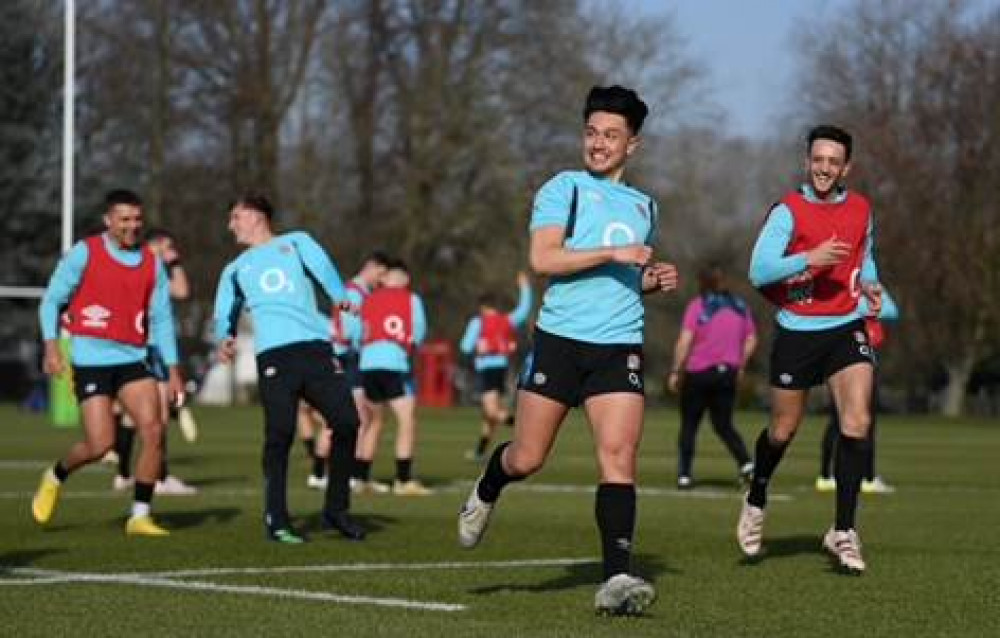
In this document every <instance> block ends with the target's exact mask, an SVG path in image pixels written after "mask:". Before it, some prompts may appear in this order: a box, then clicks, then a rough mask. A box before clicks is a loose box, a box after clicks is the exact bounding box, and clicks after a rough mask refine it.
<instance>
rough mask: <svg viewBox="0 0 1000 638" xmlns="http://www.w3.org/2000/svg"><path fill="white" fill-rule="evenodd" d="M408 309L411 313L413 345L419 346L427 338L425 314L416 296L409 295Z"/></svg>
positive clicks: (422, 303)
mask: <svg viewBox="0 0 1000 638" xmlns="http://www.w3.org/2000/svg"><path fill="white" fill-rule="evenodd" d="M410 308H411V311H412V312H413V345H420V344H421V343H423V342H424V339H426V338H427V313H426V312H425V311H424V302H423V301H422V300H421V299H420V297H418V296H417V295H414V294H411V295H410Z"/></svg>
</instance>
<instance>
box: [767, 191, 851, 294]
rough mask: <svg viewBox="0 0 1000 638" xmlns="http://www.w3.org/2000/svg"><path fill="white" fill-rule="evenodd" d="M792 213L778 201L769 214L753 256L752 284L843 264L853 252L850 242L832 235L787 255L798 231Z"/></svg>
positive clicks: (775, 281) (780, 279)
mask: <svg viewBox="0 0 1000 638" xmlns="http://www.w3.org/2000/svg"><path fill="white" fill-rule="evenodd" d="M794 225H795V222H794V219H793V218H792V212H791V211H790V210H788V207H787V206H785V205H784V204H778V205H777V206H775V207H774V209H773V210H772V211H771V212H770V214H768V216H767V221H766V222H765V223H764V228H762V229H761V231H760V235H759V236H758V237H757V243H756V244H754V247H753V256H752V257H751V258H750V273H749V277H750V283H751V284H753V285H754V286H755V287H757V288H760V287H762V286H767V285H769V284H774V283H777V282H779V281H784V280H785V279H788V278H789V277H794V276H795V275H799V274H802V273H804V272H805V271H806V270H808V269H809V268H823V267H825V266H833V265H835V264H838V263H840V262H841V261H843V260H844V259H846V258H847V256H848V255H849V254H850V252H851V248H850V245H849V244H848V243H847V242H845V241H843V240H841V239H838V238H837V237H836V236H832V237H830V238H829V239H826V240H825V241H823V242H822V243H820V244H819V245H818V246H815V247H813V248H811V249H809V250H806V251H803V252H800V253H795V254H793V255H786V254H785V251H786V250H788V244H789V242H790V241H791V239H792V231H793V230H794Z"/></svg>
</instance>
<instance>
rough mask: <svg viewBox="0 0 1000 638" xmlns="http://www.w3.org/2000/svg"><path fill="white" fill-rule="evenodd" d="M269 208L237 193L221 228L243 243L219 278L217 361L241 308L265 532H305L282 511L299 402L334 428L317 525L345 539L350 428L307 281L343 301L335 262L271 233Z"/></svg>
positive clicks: (231, 346)
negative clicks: (250, 347)
mask: <svg viewBox="0 0 1000 638" xmlns="http://www.w3.org/2000/svg"><path fill="white" fill-rule="evenodd" d="M273 216H274V208H273V206H272V205H271V203H270V202H269V201H268V200H267V199H266V198H265V197H262V196H260V195H255V194H248V195H245V196H244V197H242V198H240V199H238V200H237V201H236V202H235V203H234V204H233V205H232V206H231V207H230V211H229V230H230V231H231V232H232V233H233V236H234V238H235V240H236V243H237V244H239V245H241V246H246V250H244V251H243V252H242V253H241V254H240V256H239V257H237V258H236V259H234V260H233V261H232V262H230V263H229V265H227V266H226V267H225V269H224V270H223V271H222V275H221V276H220V277H219V285H218V288H217V291H216V295H215V318H214V322H215V339H216V341H217V343H218V354H219V359H220V360H221V361H223V362H230V361H233V359H234V358H235V356H236V338H235V337H236V327H237V323H238V321H239V317H240V313H241V312H242V311H243V310H244V309H245V310H246V311H247V312H248V313H249V315H250V319H251V321H252V322H253V327H254V339H253V341H254V350H255V353H256V359H257V372H258V379H259V381H258V383H259V386H260V398H261V403H262V404H263V408H264V455H263V456H264V525H265V527H266V531H267V537H268V538H269V539H270V540H273V541H276V542H279V543H287V544H298V543H302V542H303V541H304V538H303V537H302V536H301V535H300V534H298V533H297V532H296V531H295V530H294V529H293V528H292V525H291V520H290V517H289V514H288V502H287V497H288V494H287V492H288V490H287V483H288V452H289V450H290V449H291V447H292V442H293V441H294V439H295V430H296V420H297V415H298V406H299V401H300V400H304V401H306V403H308V404H309V405H311V406H312V407H314V408H315V409H316V410H317V411H318V412H319V413H320V415H322V417H323V420H324V421H326V424H327V427H330V428H331V429H332V435H331V441H332V445H333V451H332V453H331V454H330V460H329V463H330V465H329V468H328V481H327V487H326V500H325V504H324V508H323V515H322V523H323V526H324V527H326V528H331V529H335V530H337V531H338V532H340V534H341V535H343V536H344V537H346V538H348V539H350V540H358V541H359V540H362V539H363V538H364V536H365V530H364V528H363V527H362V526H361V525H360V524H358V523H357V522H356V521H355V520H354V519H353V518H351V516H350V515H349V514H348V509H349V507H350V489H349V488H348V478H349V476H350V469H351V464H352V461H353V459H354V446H355V444H356V441H357V433H358V413H357V410H356V409H355V407H354V400H353V399H352V398H351V389H350V387H349V386H348V383H347V380H346V379H345V378H344V374H343V373H342V371H341V370H340V368H339V366H338V365H337V363H336V360H335V359H334V354H333V349H332V347H331V345H330V341H329V326H328V320H327V319H326V317H324V316H323V315H322V314H321V313H320V312H319V310H318V308H317V305H316V294H315V291H314V288H313V282H316V283H318V284H319V285H320V286H321V287H322V288H323V291H324V292H325V293H326V295H327V296H328V297H329V298H330V300H331V301H332V302H333V303H334V304H340V303H341V302H343V301H344V299H345V292H344V286H343V283H342V281H341V279H340V275H339V273H338V272H337V268H336V267H335V266H334V265H333V263H332V262H331V261H330V258H329V257H328V256H327V254H326V252H325V251H324V250H323V249H322V247H320V245H319V244H317V243H316V240H314V239H313V238H312V237H311V236H310V235H309V234H307V233H305V232H301V231H296V232H289V233H284V234H281V235H276V234H275V233H274V231H273V230H272V228H271V220H272V218H273Z"/></svg>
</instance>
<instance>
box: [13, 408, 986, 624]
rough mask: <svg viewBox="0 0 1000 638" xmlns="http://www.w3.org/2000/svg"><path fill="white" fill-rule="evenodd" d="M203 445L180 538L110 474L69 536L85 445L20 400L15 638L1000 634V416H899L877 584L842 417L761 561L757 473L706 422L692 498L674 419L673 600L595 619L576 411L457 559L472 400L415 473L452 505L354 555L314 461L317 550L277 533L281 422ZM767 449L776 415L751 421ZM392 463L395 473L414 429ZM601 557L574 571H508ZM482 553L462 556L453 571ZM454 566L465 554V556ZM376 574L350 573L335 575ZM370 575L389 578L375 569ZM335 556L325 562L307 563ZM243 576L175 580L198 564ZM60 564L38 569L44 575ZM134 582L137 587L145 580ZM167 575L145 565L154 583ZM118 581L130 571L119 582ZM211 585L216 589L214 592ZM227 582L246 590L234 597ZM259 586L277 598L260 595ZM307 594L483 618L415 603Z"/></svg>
mask: <svg viewBox="0 0 1000 638" xmlns="http://www.w3.org/2000/svg"><path fill="white" fill-rule="evenodd" d="M197 415H198V418H199V421H200V424H201V438H200V439H199V441H198V442H197V443H196V444H193V445H190V444H186V443H184V442H183V441H181V440H180V439H179V437H178V436H177V435H176V434H172V440H171V452H172V459H173V462H172V465H173V470H174V473H176V474H178V475H180V476H181V477H183V478H184V479H186V480H189V481H191V482H193V483H195V484H197V485H198V486H199V487H200V488H201V493H200V494H199V495H197V496H193V497H159V498H157V499H156V501H155V502H154V507H155V511H156V513H157V516H158V518H159V520H160V521H161V522H162V523H163V524H164V525H165V526H166V527H168V528H170V529H171V530H172V532H173V534H172V535H171V536H170V537H169V538H166V539H134V538H126V537H125V536H124V535H123V523H124V514H125V511H126V508H127V506H128V503H129V500H130V496H129V495H128V494H113V493H112V492H111V490H110V483H111V476H112V474H111V470H110V468H108V467H107V466H97V467H94V468H91V469H88V470H86V471H84V472H82V473H80V474H78V475H75V476H73V477H72V479H71V480H70V481H69V483H68V484H67V486H66V488H65V490H64V496H65V497H64V498H63V500H62V501H61V503H60V506H59V509H58V510H57V512H56V515H55V517H54V519H53V521H52V522H51V523H50V525H49V526H48V528H46V529H40V528H39V527H37V526H36V525H35V524H34V523H33V522H32V520H31V516H30V513H29V501H30V497H31V493H32V491H33V490H34V487H35V484H36V482H37V479H38V476H39V474H40V472H41V470H42V468H43V466H44V464H45V463H47V462H49V461H50V460H52V459H53V458H55V457H56V456H57V455H58V454H61V453H62V452H63V451H64V450H65V448H66V447H67V446H68V445H69V444H70V443H71V442H72V441H73V440H74V439H75V437H77V436H78V431H76V430H65V429H56V428H52V427H50V426H48V425H47V424H46V421H45V420H44V419H43V418H40V417H36V416H29V415H25V414H23V413H20V412H18V411H16V410H15V409H13V408H11V407H0V481H2V486H3V487H2V491H0V629H2V630H0V633H2V634H3V635H10V636H63V635H74V636H89V635H94V636H98V635H100V636H103V635H121V636H129V635H144V636H156V635H197V636H224V635H232V636H251V635H252V636H264V635H273V636H319V635H324V636H331V635H332V636H351V637H362V636H412V637H419V636H443V635H447V636H449V638H454V637H457V636H574V637H576V638H580V637H582V636H838V637H844V636H908V637H911V636H997V635H1000V611H998V610H1000V593H998V592H1000V542H998V541H997V534H998V530H1000V471H998V469H997V468H998V464H997V459H998V455H1000V423H996V422H985V421H973V420H962V421H953V422H945V421H942V420H940V419H936V418H932V417H927V418H897V417H885V418H883V420H882V428H883V436H882V441H881V448H880V461H881V467H882V470H883V472H884V474H885V475H886V476H887V478H888V479H890V480H891V481H892V482H893V483H896V484H898V487H899V491H898V493H896V494H894V495H891V496H880V497H875V496H873V497H865V498H864V502H863V505H862V512H861V519H860V520H861V528H862V538H863V540H864V542H865V558H866V559H867V561H868V563H869V570H868V572H867V573H866V574H865V575H864V576H863V577H860V578H858V577H849V576H842V575H840V574H837V573H835V572H834V571H832V570H831V569H830V566H829V563H828V561H827V559H826V557H825V556H824V555H823V554H822V552H821V551H820V549H819V539H820V535H821V533H822V532H823V531H824V529H825V528H826V526H827V525H828V524H829V522H830V520H831V517H832V508H833V504H832V501H833V499H832V496H831V495H819V494H816V493H814V492H813V491H812V481H813V479H814V477H815V466H816V464H817V461H816V456H817V452H818V443H817V440H818V436H819V429H820V428H819V423H818V422H817V421H816V420H811V421H810V422H809V423H807V424H806V426H805V428H804V430H803V432H802V433H801V435H800V437H799V439H798V440H797V441H796V444H795V446H794V447H793V449H792V450H791V451H790V452H789V454H788V456H787V457H786V460H785V462H784V464H783V465H782V467H781V469H780V471H779V475H778V477H777V478H776V479H775V481H774V487H773V493H774V494H776V495H786V496H787V500H775V501H773V502H772V504H771V506H770V508H769V518H768V527H767V533H766V535H765V545H766V547H767V549H768V555H767V557H766V558H765V559H764V560H762V561H760V562H759V563H758V564H754V565H745V564H743V563H742V562H741V560H740V557H739V552H738V550H737V547H736V544H735V541H734V539H733V533H732V531H733V527H734V525H735V522H736V516H737V512H738V509H739V500H738V496H737V493H736V491H735V489H733V477H734V474H735V468H734V466H733V464H732V462H731V461H730V460H729V459H728V458H726V457H725V453H724V452H723V450H722V448H721V447H720V445H719V444H718V442H717V441H716V440H715V438H714V437H713V436H712V434H711V429H710V428H708V427H707V426H706V427H705V428H704V430H703V432H702V433H701V437H700V440H699V444H700V448H699V453H698V458H697V461H696V467H695V474H696V479H697V480H699V488H698V489H697V490H695V491H694V492H693V493H692V494H679V493H677V492H675V491H674V490H673V489H672V485H673V474H674V466H675V461H674V440H675V438H676V428H677V423H676V416H675V413H674V412H673V411H671V410H654V411H651V413H650V415H649V419H648V423H647V431H646V436H645V440H644V442H643V454H642V461H641V465H640V469H641V483H642V485H643V486H644V487H647V488H658V489H656V490H653V492H652V493H647V494H643V495H641V496H640V500H639V512H640V515H639V528H638V534H637V538H636V547H637V556H636V567H637V571H638V572H639V573H641V574H642V575H644V576H646V577H647V578H649V579H651V580H653V581H654V582H655V584H656V587H657V589H658V591H659V594H660V600H659V601H658V603H657V604H656V606H654V607H653V609H652V612H651V613H650V614H649V616H648V617H645V618H641V619H606V618H597V617H595V616H594V615H593V612H592V605H593V594H594V590H595V587H596V584H597V581H598V579H599V577H600V570H599V565H598V563H597V562H587V561H588V559H596V558H597V557H598V556H599V549H598V543H597V534H596V530H595V525H594V521H593V496H592V494H590V493H589V492H587V491H584V490H582V489H581V490H578V491H566V492H558V491H539V490H538V489H537V488H540V487H545V486H580V487H581V488H583V487H587V486H590V485H592V484H593V482H594V480H595V470H594V462H593V455H592V452H591V447H590V441H589V436H588V434H587V432H586V428H585V426H584V424H583V422H582V420H580V419H579V418H578V417H575V418H573V419H572V420H570V421H569V422H567V424H566V427H565V429H564V431H563V433H562V436H561V438H560V440H559V442H558V444H557V446H556V450H555V451H554V455H553V457H552V460H551V462H550V464H549V465H548V466H547V467H546V469H545V470H544V471H543V472H542V473H541V474H540V475H538V476H536V477H534V478H533V479H532V480H531V481H529V482H528V483H527V484H526V486H527V487H533V488H535V489H527V488H515V489H511V490H510V491H509V492H508V493H507V494H505V496H504V499H503V502H502V503H501V505H500V508H499V510H498V512H497V516H496V519H495V521H494V523H493V525H492V527H491V529H490V533H489V536H488V537H487V539H486V540H485V542H484V543H483V545H482V546H481V547H479V548H477V549H476V550H474V551H465V550H461V549H459V548H458V546H457V543H456V538H455V536H456V535H455V514H456V513H457V510H458V507H459V505H460V503H461V501H462V500H463V498H464V497H465V493H466V491H467V490H468V486H469V481H471V480H472V479H473V478H475V475H476V472H477V468H476V467H475V466H474V465H472V464H470V463H468V462H466V461H464V460H463V458H462V455H463V452H464V451H465V449H466V448H468V447H469V446H470V445H471V444H472V442H473V440H474V438H475V435H476V434H475V432H476V428H477V426H476V418H475V414H474V413H473V412H471V411H469V410H455V411H430V410H427V411H423V412H422V413H421V416H422V421H421V427H422V430H421V438H420V451H419V455H418V458H417V463H416V472H417V474H418V475H420V476H421V477H422V478H423V479H424V480H425V481H426V482H427V483H428V484H431V485H433V486H435V487H437V488H439V492H438V494H436V495H434V496H430V497H425V498H413V497H411V498H401V497H392V496H364V497H356V498H355V501H354V509H355V512H356V514H357V515H358V516H359V517H360V518H361V520H362V521H364V522H365V523H366V525H367V526H369V528H370V530H371V533H370V535H369V538H368V540H366V541H365V542H364V543H350V542H347V541H344V540H342V539H340V538H338V537H333V536H327V535H324V534H322V533H321V532H320V530H319V518H318V510H319V506H320V501H321V497H320V494H319V493H318V492H315V491H311V490H307V489H306V488H305V473H306V471H307V464H306V462H305V459H304V458H303V456H304V455H303V451H302V448H301V446H299V445H297V446H296V447H295V448H294V451H293V458H294V463H293V472H292V477H291V479H290V481H291V485H292V489H291V493H290V504H291V507H292V510H293V515H294V516H295V517H296V522H297V523H298V524H299V525H300V527H301V528H302V529H303V530H304V531H306V532H307V533H309V534H310V542H309V543H307V544H305V545H299V546H289V545H281V544H277V543H267V542H265V541H264V536H263V530H262V526H261V523H260V504H261V497H260V487H261V480H260V469H259V467H260V460H259V458H260V438H261V419H260V413H259V411H257V410H254V409H248V408H247V409H225V410H223V409H197ZM741 417H742V418H741V424H742V430H743V432H744V434H745V435H746V436H747V438H748V439H750V438H751V436H752V435H751V433H755V432H756V431H757V430H758V429H759V427H760V426H761V424H762V423H763V420H764V417H763V415H762V414H756V413H754V414H744V415H741ZM386 434H387V435H388V436H387V437H384V440H383V447H382V451H381V454H380V456H379V458H378V459H377V461H376V465H375V473H376V475H378V476H379V477H380V478H386V479H387V478H390V475H391V473H392V461H391V450H392V448H391V434H392V428H391V426H390V428H389V431H388V432H386ZM550 559H580V561H581V562H578V563H573V564H565V565H556V566H553V565H544V566H531V565H528V566H519V567H518V566H509V565H490V564H489V563H504V562H506V561H514V560H550ZM455 563H461V565H454V564H455ZM447 564H452V565H450V566H449V565H447ZM352 565H353V566H355V568H354V569H351V570H344V569H340V570H336V569H334V567H336V566H352ZM365 565H368V566H367V567H365ZM296 566H298V567H308V566H313V567H316V566H327V569H326V571H320V570H315V569H314V570H288V569H278V568H287V567H296ZM222 568H246V569H245V570H244V571H243V572H233V571H230V572H215V573H207V574H206V573H203V574H190V575H175V576H171V577H169V578H167V577H166V576H163V575H161V579H160V580H155V578H154V576H153V575H152V573H153V572H169V571H177V570H198V569H222ZM31 569H35V570H45V571H44V572H30V571H26V570H31ZM54 571H56V572H61V573H67V572H68V573H75V574H81V573H85V574H97V575H104V576H106V577H108V576H110V577H111V578H110V579H109V578H105V579H104V580H105V582H100V579H95V578H92V579H91V581H90V582H82V581H79V580H77V581H76V582H60V583H48V584H45V583H42V582H40V581H35V582H31V580H32V579H33V578H38V577H40V575H51V572H54ZM123 574H132V575H133V576H136V577H137V578H136V579H133V580H132V581H131V582H127V581H125V580H124V577H123ZM144 574H145V576H144ZM108 580H111V582H106V581H108ZM199 583H200V584H204V588H202V589H197V588H196V587H198V586H199ZM222 587H230V588H233V589H231V590H228V591H220V588H222ZM250 592H256V593H250ZM287 592H293V593H295V594H304V593H306V594H307V593H309V592H312V593H314V594H320V595H327V596H328V597H329V596H355V597H371V598H375V599H399V600H408V601H419V602H426V603H443V604H447V605H463V606H465V609H464V610H461V611H450V612H449V611H434V610H423V609H405V608H398V607H386V606H378V605H373V604H367V603H366V604H352V603H349V602H344V601H341V600H314V599H306V598H303V597H301V596H300V597H297V598H293V597H289V596H288V595H287Z"/></svg>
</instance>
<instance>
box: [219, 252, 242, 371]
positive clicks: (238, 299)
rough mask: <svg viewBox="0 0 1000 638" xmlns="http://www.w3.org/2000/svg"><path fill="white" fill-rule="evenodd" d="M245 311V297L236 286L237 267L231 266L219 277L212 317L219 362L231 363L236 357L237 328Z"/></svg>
mask: <svg viewBox="0 0 1000 638" xmlns="http://www.w3.org/2000/svg"><path fill="white" fill-rule="evenodd" d="M242 309H243V295H242V294H241V293H240V291H239V287H238V286H237V285H236V266H235V264H229V265H228V266H226V267H225V269H223V271H222V274H221V275H220V276H219V284H218V286H217V287H216V289H215V311H214V314H213V315H212V317H213V319H212V326H213V329H212V337H213V339H214V341H215V343H216V344H217V347H218V351H217V354H218V357H219V361H221V362H223V363H230V362H231V361H233V359H234V358H235V357H236V328H237V326H238V324H239V319H240V312H241V311H242Z"/></svg>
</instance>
